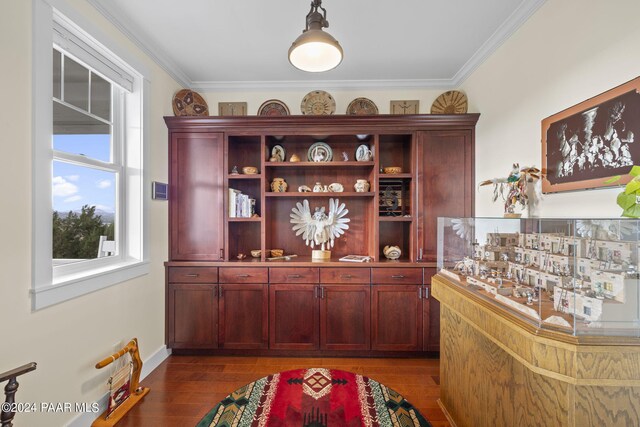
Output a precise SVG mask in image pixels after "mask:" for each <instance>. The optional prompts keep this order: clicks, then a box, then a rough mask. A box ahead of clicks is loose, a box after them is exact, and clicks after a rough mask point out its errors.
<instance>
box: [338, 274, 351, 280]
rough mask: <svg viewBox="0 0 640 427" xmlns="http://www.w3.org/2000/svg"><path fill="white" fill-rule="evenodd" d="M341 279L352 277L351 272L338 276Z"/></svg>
mask: <svg viewBox="0 0 640 427" xmlns="http://www.w3.org/2000/svg"><path fill="white" fill-rule="evenodd" d="M340 278H341V279H353V276H352V275H351V274H343V275H341V276H340Z"/></svg>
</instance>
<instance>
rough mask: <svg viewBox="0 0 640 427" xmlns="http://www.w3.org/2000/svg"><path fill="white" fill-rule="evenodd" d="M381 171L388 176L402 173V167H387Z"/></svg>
mask: <svg viewBox="0 0 640 427" xmlns="http://www.w3.org/2000/svg"><path fill="white" fill-rule="evenodd" d="M382 171H383V172H384V173H388V174H394V173H402V167H400V166H387V167H386V168H384V169H382Z"/></svg>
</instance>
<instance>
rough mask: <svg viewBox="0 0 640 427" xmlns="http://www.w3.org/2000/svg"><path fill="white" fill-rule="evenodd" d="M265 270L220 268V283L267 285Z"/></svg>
mask: <svg viewBox="0 0 640 427" xmlns="http://www.w3.org/2000/svg"><path fill="white" fill-rule="evenodd" d="M268 280H269V274H268V270H267V268H266V267H265V268H259V267H251V268H243V267H220V283H267V281H268Z"/></svg>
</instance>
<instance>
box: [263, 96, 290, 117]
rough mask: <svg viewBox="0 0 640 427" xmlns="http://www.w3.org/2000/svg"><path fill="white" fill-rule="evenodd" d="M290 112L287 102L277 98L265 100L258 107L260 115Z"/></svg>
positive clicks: (278, 114) (284, 114)
mask: <svg viewBox="0 0 640 427" xmlns="http://www.w3.org/2000/svg"><path fill="white" fill-rule="evenodd" d="M289 114H290V113H289V107H287V104H285V103H284V102H282V101H279V100H277V99H270V100H268V101H265V102H263V103H262V105H261V106H260V108H258V115H259V116H288V115H289Z"/></svg>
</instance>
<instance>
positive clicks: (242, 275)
mask: <svg viewBox="0 0 640 427" xmlns="http://www.w3.org/2000/svg"><path fill="white" fill-rule="evenodd" d="M236 277H239V278H241V279H246V278H247V277H251V275H250V274H236Z"/></svg>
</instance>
